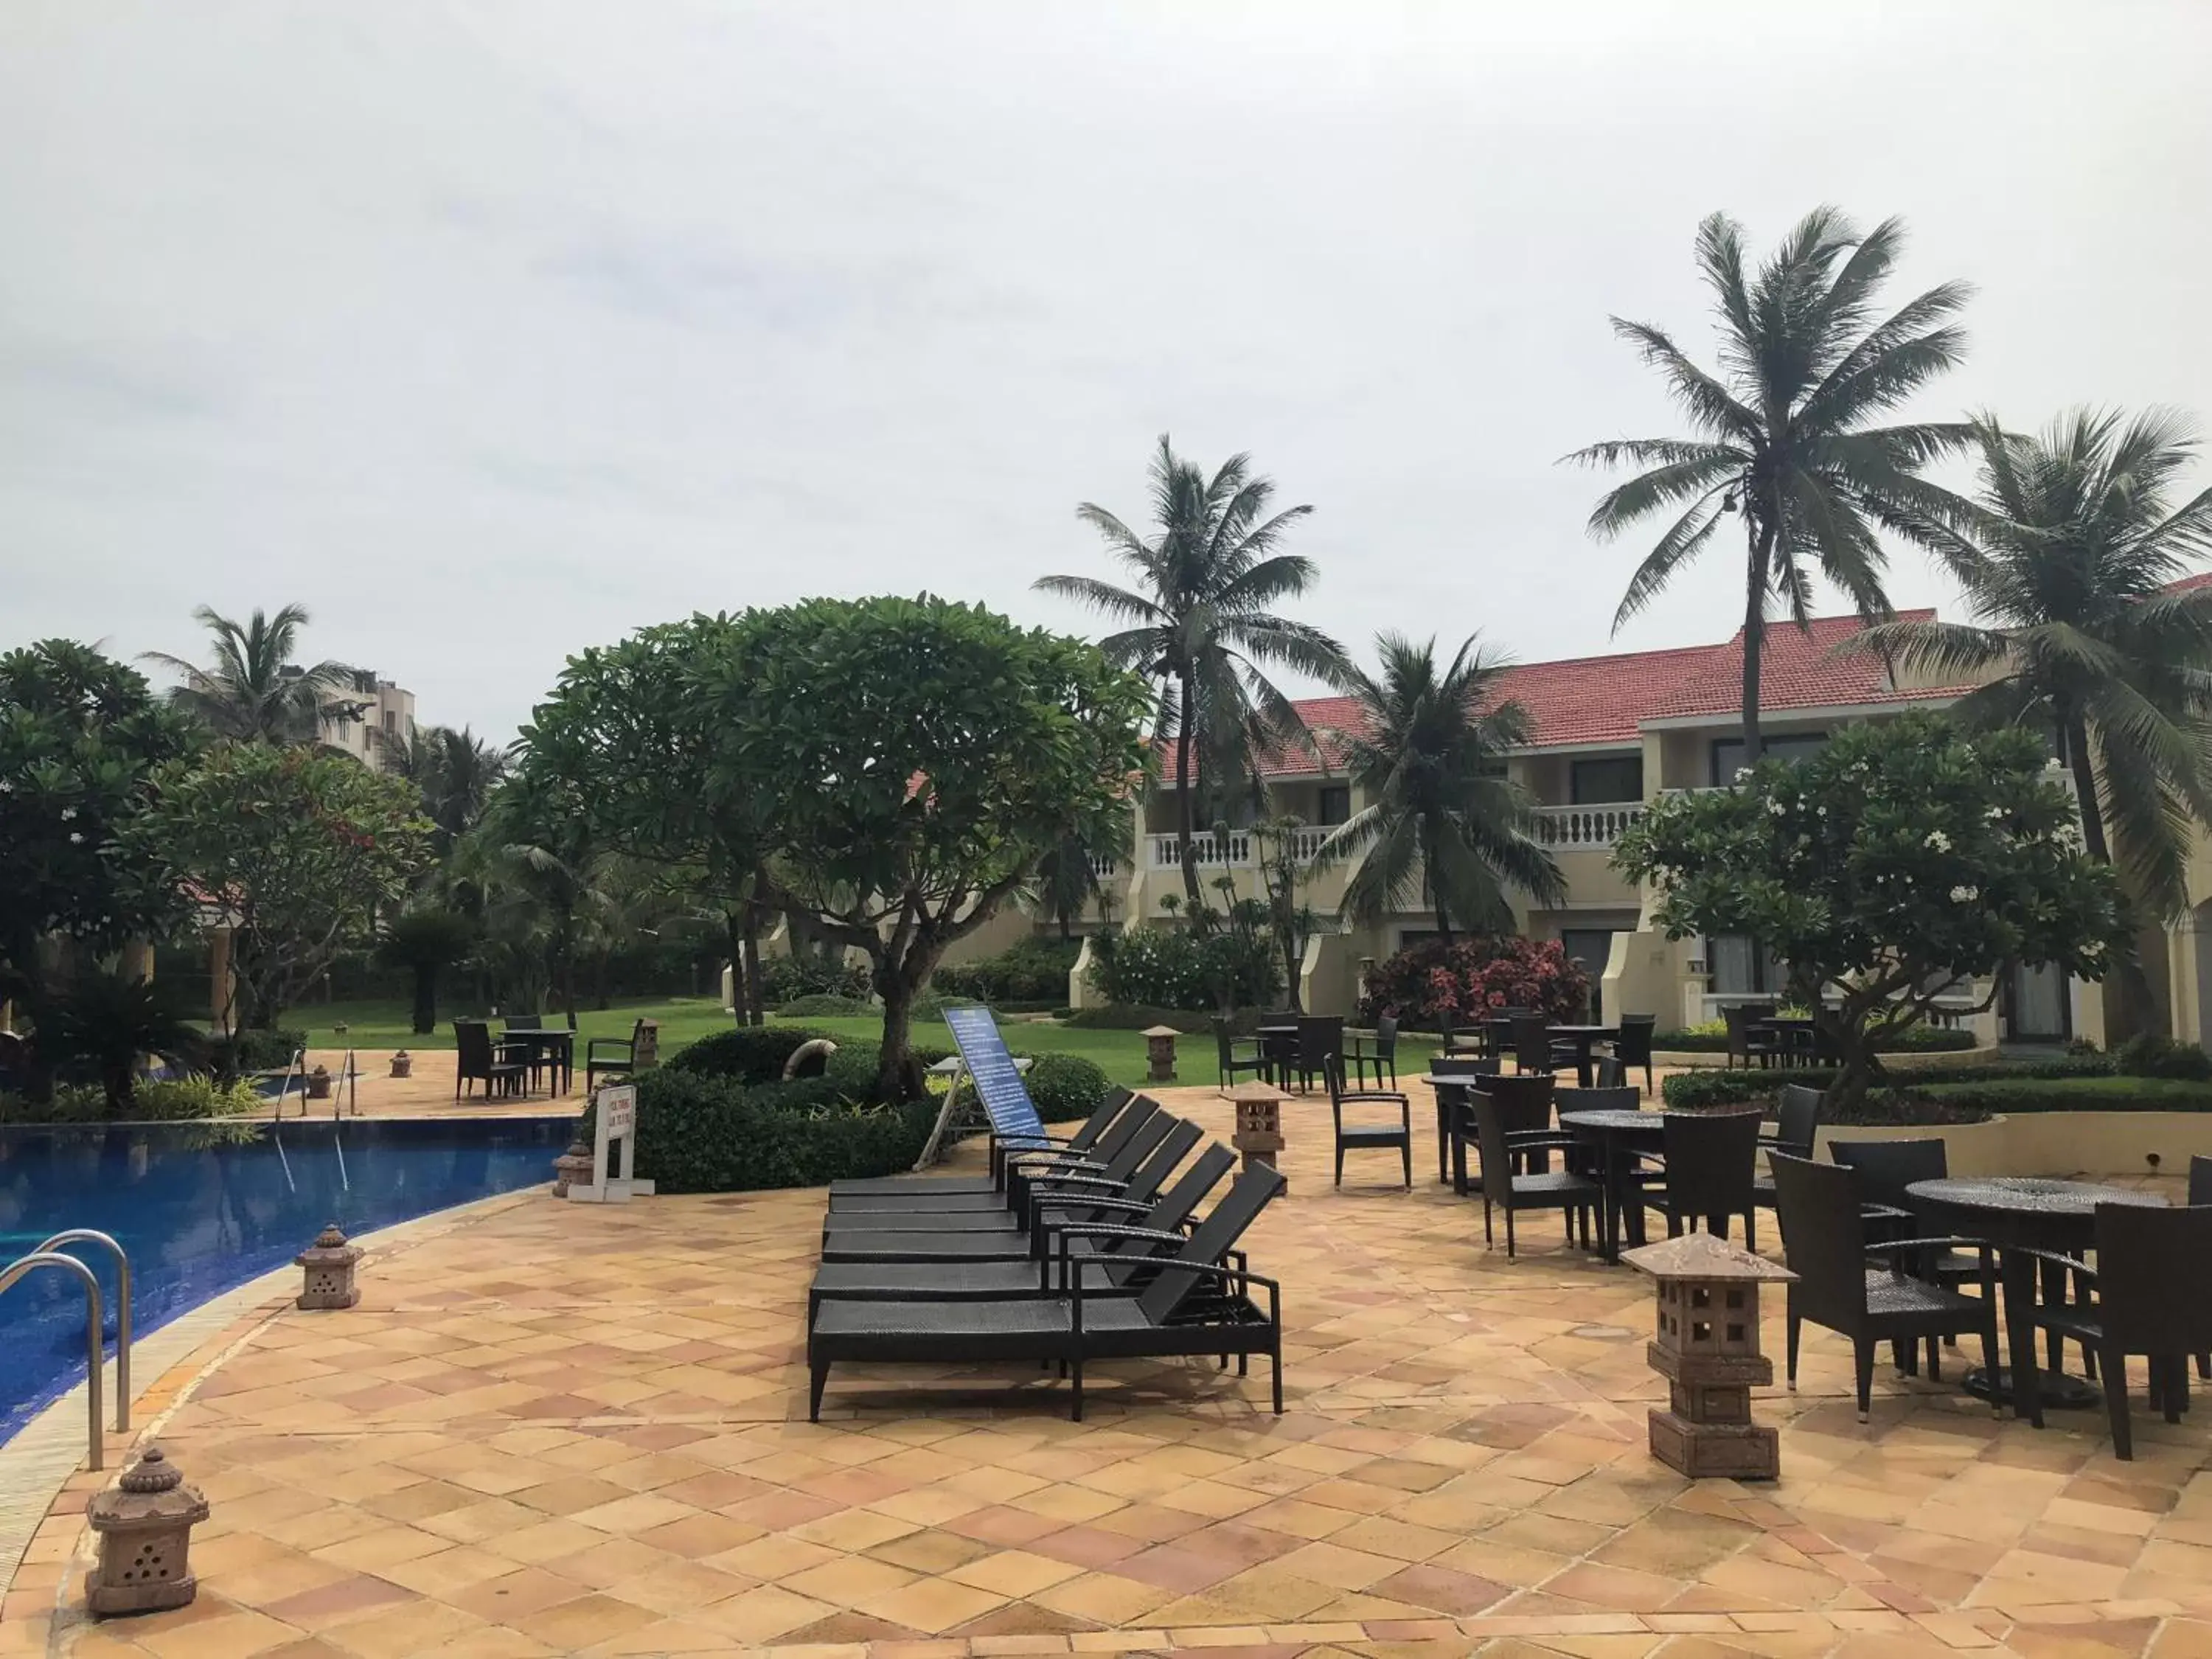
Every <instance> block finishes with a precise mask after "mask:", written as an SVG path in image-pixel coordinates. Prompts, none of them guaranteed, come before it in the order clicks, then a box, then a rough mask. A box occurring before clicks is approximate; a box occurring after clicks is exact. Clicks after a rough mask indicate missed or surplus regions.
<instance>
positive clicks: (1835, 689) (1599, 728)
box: [1162, 576, 2212, 781]
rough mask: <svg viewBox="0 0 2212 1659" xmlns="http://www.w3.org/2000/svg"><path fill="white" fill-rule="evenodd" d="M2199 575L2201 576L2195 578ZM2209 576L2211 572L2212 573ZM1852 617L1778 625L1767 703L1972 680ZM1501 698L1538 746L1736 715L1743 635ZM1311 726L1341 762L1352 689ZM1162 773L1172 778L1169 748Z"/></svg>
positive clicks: (1530, 686) (1278, 773)
mask: <svg viewBox="0 0 2212 1659" xmlns="http://www.w3.org/2000/svg"><path fill="white" fill-rule="evenodd" d="M2191 580H2197V579H2194V578H2192V579H2191ZM2202 580H2212V576H2207V577H2205V578H2203V579H2202ZM1935 614H1936V613H1935V612H1934V611H1899V613H1898V615H1899V619H1900V620H1906V621H1912V622H1924V621H1927V620H1929V618H1931V617H1934V616H1935ZM1858 628H1859V623H1858V619H1857V617H1814V620H1813V625H1812V629H1811V631H1810V632H1809V633H1801V632H1800V631H1799V630H1798V629H1796V628H1795V627H1793V626H1791V625H1790V624H1789V623H1775V624H1772V625H1771V626H1770V627H1769V628H1768V629H1767V634H1766V654H1765V659H1764V660H1763V661H1762V662H1761V664H1760V683H1761V688H1760V692H1759V703H1760V707H1761V708H1765V709H1768V710H1771V711H1774V712H1782V711H1784V710H1789V711H1796V710H1802V709H1812V708H1854V707H1857V706H1858V705H1860V704H1863V703H1882V702H1911V701H1914V700H1917V699H1920V698H1924V697H1946V696H1960V695H1962V694H1963V693H1964V692H1965V691H1966V690H1967V688H1966V687H1965V686H1948V687H1922V688H1918V689H1913V690H1899V689H1897V688H1896V687H1893V686H1892V685H1891V684H1890V683H1889V678H1888V675H1887V672H1886V671H1884V669H1883V667H1882V665H1881V662H1880V661H1879V660H1877V659H1875V658H1871V657H1857V656H1854V657H1846V658H1837V657H1834V656H1832V654H1831V653H1832V652H1833V650H1834V648H1835V647H1836V646H1837V645H1838V644H1839V643H1840V642H1841V641H1844V640H1846V639H1848V638H1849V637H1850V635H1852V634H1854V633H1856V632H1857V631H1858ZM1500 690H1501V696H1502V697H1510V698H1512V699H1513V700H1515V701H1516V702H1519V703H1520V704H1521V706H1522V708H1526V709H1527V710H1528V715H1529V721H1530V724H1531V726H1533V727H1534V745H1533V746H1534V747H1536V748H1540V749H1549V748H1556V747H1559V746H1561V745H1564V744H1601V743H1617V744H1633V743H1636V742H1638V740H1639V738H1640V737H1641V728H1642V726H1643V725H1644V722H1645V721H1646V720H1666V719H1679V718H1683V717H1693V716H1697V715H1701V714H1705V715H1713V716H1717V717H1726V716H1729V715H1732V714H1735V712H1736V710H1737V708H1739V707H1740V706H1741V703H1742V700H1743V635H1742V632H1741V629H1739V630H1738V631H1737V633H1736V635H1735V637H1734V638H1732V639H1730V640H1729V641H1728V642H1727V643H1725V644H1723V645H1689V646H1678V647H1674V648H1673V649H1671V650H1666V651H1624V652H1620V653H1614V654H1613V655H1610V656H1603V657H1572V658H1568V659H1565V660H1563V661H1559V662H1532V663H1522V664H1518V665H1516V666H1514V667H1512V668H1510V669H1508V670H1506V671H1505V674H1504V677H1503V679H1502V681H1501V683H1500ZM1297 709H1298V713H1299V714H1301V715H1302V716H1303V717H1304V720H1305V722H1306V726H1307V728H1308V729H1309V730H1310V731H1312V732H1315V733H1316V737H1317V738H1319V741H1320V747H1321V751H1322V757H1323V759H1324V761H1325V763H1326V764H1327V766H1328V769H1332V770H1334V769H1338V768H1340V767H1341V765H1342V764H1343V759H1344V756H1343V745H1342V744H1340V743H1334V742H1331V741H1330V740H1329V737H1328V733H1329V732H1343V731H1356V730H1358V727H1359V724H1360V721H1359V705H1358V702H1355V701H1354V700H1353V699H1352V698H1350V697H1309V698H1305V699H1303V700H1301V701H1300V702H1299V703H1298V704H1297ZM1164 763H1165V764H1164V771H1163V773H1162V775H1163V777H1164V778H1166V779H1168V780H1170V781H1172V779H1173V778H1174V776H1175V753H1174V750H1173V749H1172V748H1170V749H1169V750H1168V751H1167V753H1166V755H1165V757H1164ZM1315 771H1316V765H1315V763H1314V761H1313V759H1312V757H1310V756H1307V755H1304V754H1300V753H1295V752H1292V753H1286V754H1281V755H1277V756H1272V757H1268V758H1267V759H1266V760H1264V761H1263V762H1262V763H1261V772H1262V773H1263V774H1264V775H1267V776H1269V777H1285V776H1295V775H1310V774H1312V773H1314V772H1315Z"/></svg>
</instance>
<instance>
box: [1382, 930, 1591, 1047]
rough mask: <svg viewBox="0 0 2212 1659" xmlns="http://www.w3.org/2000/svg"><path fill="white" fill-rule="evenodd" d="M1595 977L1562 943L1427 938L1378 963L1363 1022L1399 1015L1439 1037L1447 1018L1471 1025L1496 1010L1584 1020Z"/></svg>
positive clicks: (1453, 1021)
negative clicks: (1441, 1023) (1523, 1010)
mask: <svg viewBox="0 0 2212 1659" xmlns="http://www.w3.org/2000/svg"><path fill="white" fill-rule="evenodd" d="M1589 989H1590V986H1589V975H1588V974H1587V973H1585V972H1584V971H1583V969H1580V968H1578V967H1577V966H1576V965H1575V964H1574V963H1572V962H1571V961H1570V960H1568V957H1567V953H1566V951H1565V949H1564V948H1562V947H1561V945H1559V941H1558V940H1557V939H1542V940H1538V939H1521V938H1518V937H1514V938H1504V939H1492V938H1475V939H1454V940H1453V941H1452V942H1451V943H1450V944H1449V945H1446V944H1445V943H1444V942H1443V940H1441V939H1424V940H1423V941H1422V942H1421V943H1420V944H1419V945H1408V946H1407V948H1406V949H1405V950H1402V951H1399V952H1398V953H1397V955H1395V956H1394V957H1389V959H1388V960H1386V961H1383V962H1380V963H1376V965H1375V968H1374V970H1373V971H1372V972H1370V974H1369V975H1368V976H1367V988H1366V993H1365V994H1364V995H1363V996H1362V997H1361V998H1360V1001H1359V1017H1360V1018H1361V1019H1362V1020H1363V1021H1364V1022H1366V1023H1369V1024H1372V1023H1373V1022H1374V1021H1375V1020H1376V1019H1378V1018H1381V1017H1382V1016H1383V1015H1384V1014H1395V1015H1396V1016H1397V1017H1398V1018H1399V1020H1400V1022H1401V1024H1406V1025H1409V1026H1415V1027H1419V1028H1422V1029H1425V1030H1436V1029H1437V1024H1438V1023H1439V1021H1440V1020H1441V1019H1444V1018H1449V1020H1450V1021H1452V1023H1453V1024H1460V1025H1464V1024H1468V1022H1470V1021H1472V1020H1474V1019H1478V1018H1481V1017H1482V1016H1483V1015H1484V1014H1486V1013H1487V1012H1489V1011H1491V1010H1492V1009H1494V1008H1534V1009H1536V1010H1538V1011H1539V1012H1542V1013H1546V1014H1548V1015H1550V1016H1551V1017H1552V1018H1553V1019H1555V1020H1563V1021H1566V1020H1575V1019H1579V1018H1582V1016H1583V1012H1584V1011H1585V1010H1586V1009H1587V1007H1588V1006H1589Z"/></svg>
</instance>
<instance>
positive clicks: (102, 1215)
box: [0, 1117, 575, 1441]
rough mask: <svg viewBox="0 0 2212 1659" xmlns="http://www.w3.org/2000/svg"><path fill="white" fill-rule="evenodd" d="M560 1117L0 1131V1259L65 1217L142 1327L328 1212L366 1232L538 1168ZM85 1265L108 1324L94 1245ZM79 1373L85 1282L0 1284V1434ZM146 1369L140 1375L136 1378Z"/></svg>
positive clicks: (252, 1269)
mask: <svg viewBox="0 0 2212 1659" xmlns="http://www.w3.org/2000/svg"><path fill="white" fill-rule="evenodd" d="M574 1123H575V1120H574V1118H573V1117H557V1118H501V1119H486V1118H477V1119H474V1120H471V1121H449V1122H441V1121H355V1122H348V1123H331V1122H314V1121H304V1122H292V1123H285V1124H283V1125H281V1126H280V1125H276V1124H272V1123H265V1122H264V1123H253V1124H238V1123H225V1124H204V1123H151V1124H120V1125H101V1126H98V1127H81V1128H80V1127H58V1128H15V1129H0V1265H4V1264H5V1263H7V1262H9V1261H13V1260H14V1259H15V1257H16V1256H18V1255H22V1254H23V1253H24V1252H25V1251H27V1250H28V1249H31V1248H32V1246H33V1245H35V1244H37V1243H39V1242H40V1240H41V1239H43V1238H46V1237H48V1236H49V1235H50V1234H52V1233H58V1232H59V1231H62V1230H63V1229H64V1228H68V1227H92V1228H95V1229H97V1230H99V1231H101V1232H106V1233H112V1234H113V1235H114V1236H115V1237H116V1238H117V1239H118V1240H119V1241H121V1243H122V1244H123V1247H124V1249H126V1250H128V1251H129V1252H130V1253H131V1274H132V1278H133V1281H134V1283H133V1294H132V1297H131V1311H132V1316H133V1318H134V1319H135V1321H136V1322H137V1326H136V1334H137V1335H140V1336H143V1335H144V1334H146V1333H147V1332H149V1331H150V1330H152V1329H154V1328H155V1327H156V1326H158V1325H161V1324H162V1323H163V1322H166V1321H167V1320H170V1319H173V1318H174V1317H175V1316H177V1315H179V1314H180V1313H183V1312H185V1310H188V1309H190V1308H193V1307H196V1306H197V1305H198V1304H200V1303H202V1302H204V1301H206V1300H207V1299H208V1298H209V1297H211V1296H215V1295H216V1294H218V1293H219V1292H221V1291H227V1290H229V1289H231V1288H232V1287H233V1286H234V1285H242V1284H244V1283H245V1282H246V1280H248V1279H252V1278H255V1277H257V1276H258V1275H259V1274H261V1273H266V1272H268V1271H269V1270H270V1268H271V1267H283V1266H284V1265H285V1264H286V1263H288V1262H289V1261H291V1259H292V1258H293V1257H294V1256H295V1255H298V1254H299V1253H300V1251H301V1249H303V1248H304V1247H305V1246H306V1245H307V1243H308V1242H309V1241H310V1240H312V1239H313V1237H314V1236H315V1233H316V1231H318V1230H319V1228H321V1226H322V1225H323V1224H324V1223H325V1222H326V1221H336V1222H337V1224H338V1225H340V1226H342V1227H343V1228H344V1229H345V1230H346V1231H347V1232H349V1233H359V1232H365V1231H368V1229H370V1228H372V1227H382V1226H386V1225H390V1224H391V1223H392V1222H395V1221H405V1220H407V1219H409V1218H411V1217H414V1216H419V1215H428V1214H429V1213H430V1212H432V1211H434V1210H442V1209H447V1208H450V1207H451V1206H453V1205H456V1204H465V1203H467V1202H469V1201H470V1200H472V1199H478V1198H488V1197H490V1196H491V1195H492V1194H495V1193H506V1192H513V1191H514V1190H515V1189H517V1188H522V1187H529V1186H534V1185H536V1184H537V1183H538V1182H544V1181H547V1180H550V1179H551V1174H552V1161H553V1159H554V1158H555V1157H556V1156H557V1155H558V1154H559V1152H561V1150H562V1146H565V1145H566V1144H567V1142H568V1138H569V1136H570V1134H571V1133H573V1131H574ZM72 1248H73V1249H74V1250H75V1252H76V1254H77V1255H81V1256H82V1258H83V1259H84V1260H85V1261H88V1262H89V1263H90V1264H92V1266H93V1267H94V1268H95V1269H96V1270H97V1271H98V1272H99V1273H100V1285H101V1290H102V1293H103V1295H104V1296H105V1297H106V1303H107V1334H108V1341H109V1347H110V1350H111V1352H112V1348H113V1346H114V1335H115V1312H114V1304H115V1274H114V1268H113V1266H112V1258H111V1257H109V1256H108V1255H106V1252H104V1251H100V1250H96V1249H91V1248H89V1247H87V1246H82V1245H78V1246H74V1247H72ZM83 1376H84V1292H83V1290H82V1287H81V1286H80V1285H78V1283H77V1282H76V1280H75V1279H70V1278H69V1277H67V1276H65V1275H64V1274H62V1273H58V1272H54V1271H52V1270H47V1271H44V1272H40V1273H33V1274H31V1275H30V1276H29V1277H28V1278H27V1279H22V1280H21V1281H20V1282H19V1283H18V1284H17V1285H15V1287H14V1288H13V1289H12V1290H10V1291H8V1292H7V1293H6V1294H5V1295H4V1296H0V1441H5V1440H6V1439H7V1438H8V1437H9V1436H11V1435H13V1434H14V1433H15V1431H17V1430H18V1429H20V1428H21V1427H22V1425H24V1423H25V1422H27V1420H28V1419H30V1418H31V1417H32V1416H33V1415H34V1414H35V1413H37V1412H38V1411H39V1409H40V1407H43V1406H45V1405H46V1404H47V1403H49V1402H50V1401H52V1400H53V1399H54V1398H55V1397H56V1396H57V1395H60V1394H61V1393H62V1392H63V1391H64V1389H68V1388H70V1386H72V1385H73V1384H75V1383H77V1382H79V1381H81V1380H82V1378H83ZM140 1381H142V1382H150V1381H152V1379H151V1378H150V1377H142V1378H141V1379H140Z"/></svg>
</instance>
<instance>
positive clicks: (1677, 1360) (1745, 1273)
mask: <svg viewBox="0 0 2212 1659" xmlns="http://www.w3.org/2000/svg"><path fill="white" fill-rule="evenodd" d="M1621 1260H1622V1261H1626V1262H1627V1263H1628V1265H1629V1266H1630V1267H1634V1268H1635V1269H1636V1270H1637V1271H1638V1273H1649V1274H1650V1276H1651V1277H1652V1278H1653V1279H1656V1280H1657V1281H1658V1286H1659V1307H1658V1325H1657V1328H1656V1332H1655V1334H1654V1335H1653V1337H1652V1340H1651V1342H1650V1346H1649V1347H1648V1348H1647V1349H1646V1350H1645V1352H1646V1354H1647V1356H1648V1357H1649V1358H1650V1362H1651V1369H1652V1370H1655V1371H1657V1372H1658V1373H1659V1375H1660V1376H1663V1377H1665V1378H1666V1379H1667V1382H1668V1389H1669V1393H1670V1397H1669V1399H1668V1404H1667V1406H1666V1407H1665V1408H1664V1409H1662V1408H1660V1407H1656V1406H1655V1407H1652V1409H1651V1455H1653V1456H1654V1457H1656V1458H1657V1459H1658V1460H1659V1461H1660V1462H1662V1463H1664V1464H1665V1465H1667V1467H1668V1468H1670V1469H1674V1470H1677V1471H1679V1472H1680V1473H1681V1474H1686V1475H1688V1476H1690V1477H1691V1478H1692V1479H1693V1480H1694V1479H1699V1478H1702V1477H1705V1476H1709V1475H1721V1476H1727V1477H1729V1478H1731V1479H1734V1480H1774V1479H1776V1478H1777V1477H1778V1475H1779V1474H1781V1469H1782V1464H1781V1456H1782V1454H1781V1444H1780V1440H1779V1437H1778V1436H1777V1435H1776V1433H1775V1431H1773V1430H1772V1429H1771V1428H1765V1427H1762V1426H1761V1425H1759V1424H1757V1423H1754V1422H1753V1421H1752V1420H1751V1391H1752V1389H1753V1387H1754V1386H1758V1387H1764V1386H1765V1385H1766V1384H1768V1383H1772V1382H1773V1381H1774V1362H1773V1361H1772V1360H1771V1359H1770V1358H1767V1357H1766V1356H1765V1355H1764V1354H1762V1353H1761V1352H1759V1286H1760V1285H1779V1284H1787V1283H1788V1282H1789V1281H1790V1280H1791V1279H1796V1277H1797V1275H1796V1274H1795V1273H1791V1272H1790V1270H1789V1269H1788V1268H1787V1267H1779V1266H1778V1265H1776V1264H1775V1263H1774V1262H1771V1261H1767V1260H1766V1259H1765V1257H1763V1256H1758V1255H1753V1254H1752V1253H1751V1252H1750V1251H1749V1250H1746V1249H1739V1248H1738V1247H1737V1246H1735V1245H1734V1244H1731V1243H1728V1242H1727V1241H1726V1240H1725V1239H1719V1238H1715V1237H1712V1235H1711V1234H1710V1233H1685V1234H1684V1235H1683V1236H1682V1237H1680V1238H1670V1239H1668V1240H1666V1241H1665V1242H1664V1243H1658V1244H1647V1245H1645V1246H1644V1248H1643V1249H1637V1250H1631V1251H1629V1252H1628V1253H1627V1254H1626V1255H1624V1256H1622V1257H1621Z"/></svg>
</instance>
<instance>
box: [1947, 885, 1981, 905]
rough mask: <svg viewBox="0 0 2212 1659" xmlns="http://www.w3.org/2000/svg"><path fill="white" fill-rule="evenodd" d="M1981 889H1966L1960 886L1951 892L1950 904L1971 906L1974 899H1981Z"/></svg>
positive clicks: (1964, 886) (1966, 887)
mask: <svg viewBox="0 0 2212 1659" xmlns="http://www.w3.org/2000/svg"><path fill="white" fill-rule="evenodd" d="M1981 896H1982V893H1981V889H1979V888H1978V887H1968V886H1966V885H1965V884H1960V885H1959V886H1957V887H1954V888H1953V889H1952V890H1951V902H1952V903H1954V904H1972V902H1974V901H1975V900H1976V899H1978V898H1979V897H1981Z"/></svg>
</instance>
